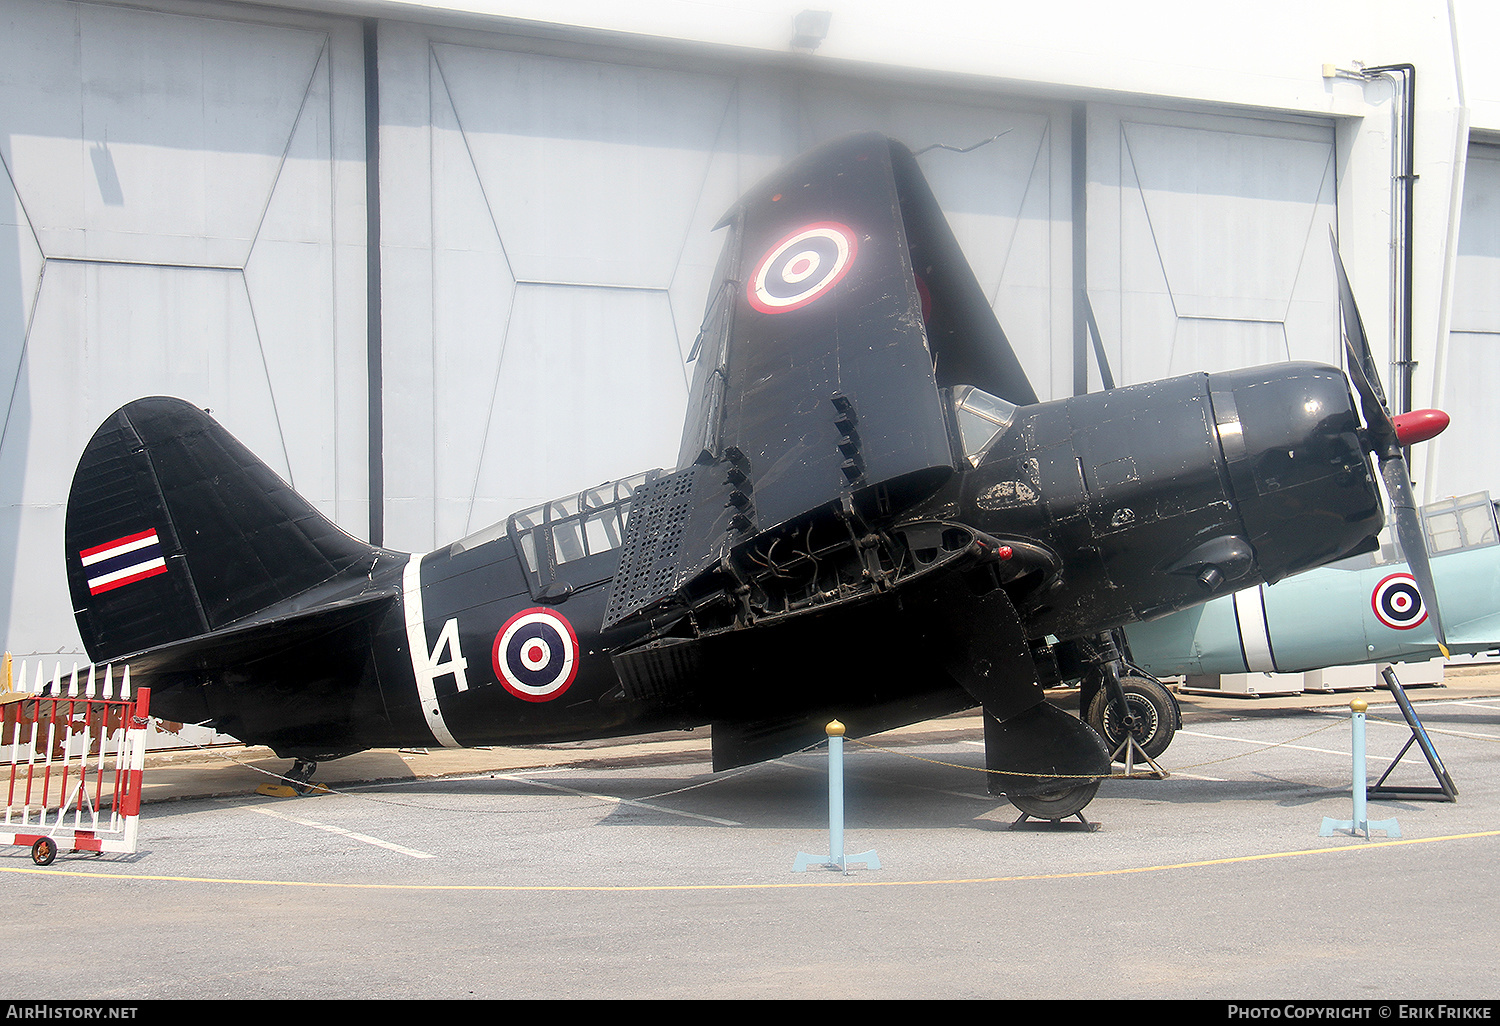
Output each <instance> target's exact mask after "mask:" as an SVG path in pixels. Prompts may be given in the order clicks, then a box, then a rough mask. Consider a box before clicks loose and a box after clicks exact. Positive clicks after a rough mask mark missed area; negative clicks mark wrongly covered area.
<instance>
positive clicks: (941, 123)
mask: <svg viewBox="0 0 1500 1026" xmlns="http://www.w3.org/2000/svg"><path fill="white" fill-rule="evenodd" d="M965 100H966V101H967V102H960V101H957V100H955V98H954V97H953V96H951V95H943V94H940V93H939V94H926V95H924V94H923V93H921V92H920V91H919V90H917V89H914V88H911V87H907V88H904V89H902V90H899V91H895V90H891V91H886V90H881V89H877V88H870V89H866V90H859V91H856V90H854V89H851V88H849V87H848V86H847V85H845V86H843V87H842V88H836V87H834V86H832V85H829V86H825V87H823V88H811V87H809V88H803V89H800V90H798V91H797V106H798V113H799V117H800V124H801V128H802V130H801V145H800V146H799V147H798V148H799V149H804V148H807V147H809V146H812V145H814V144H816V143H818V142H821V141H823V140H826V139H832V138H836V137H837V136H839V135H842V134H844V133H846V132H854V131H861V130H868V129H870V128H877V129H879V130H880V131H883V132H885V133H887V134H888V135H890V136H891V137H892V138H895V139H899V140H900V141H901V142H903V143H905V144H906V145H907V146H908V147H909V148H910V149H911V150H912V151H913V152H914V153H916V154H917V163H918V164H919V165H921V168H922V172H923V174H925V175H926V176H927V179H928V181H929V182H930V183H931V185H932V190H933V194H934V195H935V196H936V197H937V200H938V203H939V204H941V206H942V208H943V212H944V214H945V215H946V216H947V218H948V223H949V224H950V225H951V226H952V228H953V233H954V235H955V236H956V237H957V238H958V243H959V245H960V246H962V247H963V251H964V255H965V256H966V257H967V258H968V260H969V263H970V265H971V266H972V267H973V268H974V274H975V276H976V277H977V278H978V279H979V284H980V286H981V287H982V288H983V289H984V291H985V295H986V296H987V297H988V298H989V301H990V306H991V308H992V309H994V311H995V314H996V316H997V317H999V319H1000V324H1001V326H1002V327H1003V328H1004V329H1005V333H1006V336H1007V337H1008V338H1009V339H1010V343H1011V345H1012V346H1014V347H1015V350H1016V355H1017V356H1018V357H1019V358H1020V360H1021V364H1022V366H1023V367H1024V368H1025V369H1026V374H1027V377H1028V378H1030V379H1031V384H1032V387H1034V388H1035V389H1036V391H1037V395H1038V396H1039V397H1040V398H1042V399H1044V400H1045V399H1055V398H1061V397H1062V396H1066V395H1070V394H1071V393H1072V384H1073V377H1072V376H1073V361H1072V317H1073V313H1072V310H1073V307H1072V304H1073V298H1072V292H1073V290H1072V211H1071V198H1070V189H1071V179H1070V175H1071V171H1070V169H1071V167H1072V163H1071V156H1070V152H1069V151H1070V146H1071V143H1070V141H1069V121H1070V117H1071V115H1070V112H1069V109H1068V108H1067V107H1066V106H1064V105H1061V104H1056V103H1053V104H1044V103H1027V102H1024V101H1019V100H1015V99H1007V100H1006V101H1004V105H1003V106H1002V105H1001V104H1000V103H999V102H997V103H992V104H980V103H976V102H974V101H973V99H972V98H965Z"/></svg>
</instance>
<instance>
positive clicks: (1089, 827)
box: [1010, 811, 1099, 833]
mask: <svg viewBox="0 0 1500 1026" xmlns="http://www.w3.org/2000/svg"><path fill="white" fill-rule="evenodd" d="M1075 819H1076V820H1078V823H1077V825H1076V826H1075V825H1074V823H1073V820H1075ZM1027 823H1035V824H1037V825H1038V826H1044V827H1052V828H1054V829H1062V828H1064V827H1066V828H1067V829H1069V830H1075V829H1077V828H1078V827H1082V828H1083V829H1084V830H1085V831H1087V832H1088V833H1093V832H1094V831H1096V830H1098V829H1099V824H1098V823H1090V822H1089V821H1088V820H1087V819H1085V818H1084V815H1083V812H1082V811H1079V812H1075V813H1073V815H1071V816H1064V817H1063V818H1062V819H1047V818H1046V817H1045V816H1033V815H1032V814H1031V813H1029V812H1023V813H1021V814H1020V815H1019V816H1017V817H1016V818H1015V820H1014V821H1013V822H1012V823H1011V824H1010V828H1011V829H1012V830H1014V829H1016V828H1017V827H1022V826H1025V825H1026V824H1027Z"/></svg>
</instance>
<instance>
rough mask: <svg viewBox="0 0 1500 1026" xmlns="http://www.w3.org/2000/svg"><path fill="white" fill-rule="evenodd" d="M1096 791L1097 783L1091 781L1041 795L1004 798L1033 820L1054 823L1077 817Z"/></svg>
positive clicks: (1015, 795) (1012, 795)
mask: <svg viewBox="0 0 1500 1026" xmlns="http://www.w3.org/2000/svg"><path fill="white" fill-rule="evenodd" d="M1098 790H1099V781H1097V780H1091V781H1089V782H1088V783H1087V784H1079V785H1078V786H1077V787H1068V788H1061V789H1059V790H1056V791H1043V792H1042V793H1041V794H1008V795H1006V796H1005V797H1006V798H1007V799H1009V801H1010V803H1011V804H1012V805H1014V806H1015V807H1016V808H1018V809H1020V810H1021V811H1022V812H1024V813H1026V815H1028V816H1030V817H1031V818H1033V819H1050V820H1054V821H1055V820H1059V819H1067V818H1068V817H1069V816H1076V815H1078V813H1080V812H1082V811H1083V807H1084V806H1085V805H1087V804H1088V803H1089V802H1091V801H1093V800H1094V794H1095V792H1097V791H1098Z"/></svg>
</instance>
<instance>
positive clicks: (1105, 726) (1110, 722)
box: [1088, 677, 1177, 762]
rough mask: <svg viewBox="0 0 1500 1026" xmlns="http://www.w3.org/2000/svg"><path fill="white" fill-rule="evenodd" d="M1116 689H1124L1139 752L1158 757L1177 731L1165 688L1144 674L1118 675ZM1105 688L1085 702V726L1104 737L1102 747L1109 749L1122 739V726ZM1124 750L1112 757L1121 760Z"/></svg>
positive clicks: (1113, 749) (1112, 750)
mask: <svg viewBox="0 0 1500 1026" xmlns="http://www.w3.org/2000/svg"><path fill="white" fill-rule="evenodd" d="M1120 690H1122V691H1124V692H1125V704H1126V705H1128V706H1129V707H1130V714H1131V715H1132V716H1134V717H1135V719H1136V721H1137V722H1136V726H1135V740H1136V742H1137V743H1138V744H1139V745H1140V746H1141V751H1143V752H1145V753H1146V754H1147V755H1149V756H1150V757H1151V758H1153V759H1155V758H1158V757H1159V756H1160V755H1161V754H1162V753H1163V752H1165V751H1166V750H1167V746H1168V745H1170V744H1171V743H1172V738H1173V737H1174V736H1175V735H1176V734H1177V707H1176V705H1175V704H1174V703H1173V701H1172V696H1171V694H1170V693H1168V691H1167V689H1166V688H1164V687H1162V686H1161V685H1160V684H1158V683H1157V682H1156V681H1154V680H1149V679H1147V678H1145V677H1121V678H1120ZM1109 706H1110V702H1109V693H1108V688H1104V687H1101V688H1100V689H1099V693H1098V694H1096V695H1095V696H1094V700H1093V701H1092V702H1090V703H1089V715H1088V720H1089V726H1091V727H1093V728H1094V730H1095V732H1096V733H1098V735H1099V736H1100V737H1102V738H1104V747H1106V748H1108V749H1109V750H1110V752H1114V751H1115V749H1117V748H1119V747H1120V745H1121V744H1122V743H1123V742H1124V740H1125V728H1124V725H1123V724H1121V723H1120V715H1119V711H1118V706H1114V707H1109ZM1124 757H1125V753H1124V752H1121V753H1120V754H1119V755H1117V756H1115V761H1116V762H1123V761H1124Z"/></svg>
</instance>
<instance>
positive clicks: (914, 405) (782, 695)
mask: <svg viewBox="0 0 1500 1026" xmlns="http://www.w3.org/2000/svg"><path fill="white" fill-rule="evenodd" d="M721 227H726V228H727V229H728V239H727V241H726V244H725V247H724V252H723V256H722V258H721V260H720V266H719V268H718V271H717V274H716V278H715V282H716V284H715V286H714V288H713V290H712V295H711V297H710V300H709V304H708V310H707V315H706V318H705V321H704V325H703V329H702V332H701V334H700V336H699V339H698V355H697V366H696V369H695V378H694V382H693V386H692V392H691V396H690V400H689V409H688V414H687V420H686V425H685V428H684V432H683V441H682V449H681V452H680V455H679V459H678V464H677V467H676V469H675V470H672V471H665V472H663V471H655V472H651V473H648V474H645V475H640V476H638V477H636V478H631V479H625V480H622V481H619V482H614V483H611V484H606V485H603V486H600V487H598V488H594V489H589V490H587V491H584V492H582V493H580V494H578V495H575V496H570V497H568V498H566V499H563V500H560V501H557V502H552V503H548V504H546V505H543V506H540V507H537V508H535V509H531V510H527V511H524V512H521V513H517V514H515V515H514V516H512V517H510V518H509V519H508V520H507V521H506V522H505V523H502V524H499V525H496V526H495V527H494V528H491V529H490V530H489V531H487V532H483V533H481V534H479V535H476V536H474V537H472V538H468V539H465V540H462V541H459V542H456V543H454V544H453V545H450V546H447V547H444V548H440V549H437V550H435V551H433V552H430V553H427V554H425V555H410V556H408V555H406V554H404V553H399V552H393V551H389V550H386V549H383V548H377V547H372V546H369V545H366V544H364V543H362V542H360V541H357V540H355V539H353V538H351V537H349V536H348V535H346V534H345V533H344V532H342V531H341V530H339V529H338V528H336V527H335V526H334V525H333V524H331V523H329V522H328V521H327V520H326V519H324V518H323V517H322V516H321V515H320V514H318V513H317V512H316V511H315V510H314V509H313V508H312V506H311V505H310V504H309V503H307V502H306V501H305V500H303V499H302V498H301V497H300V496H298V495H297V494H296V493H295V492H294V491H292V489H291V488H290V487H288V486H287V485H286V484H285V483H284V482H282V481H281V480H280V479H279V478H278V477H277V476H276V475H275V474H274V473H273V472H272V471H271V470H270V469H269V468H267V467H266V466H265V465H264V464H262V463H261V462H260V461H259V460H257V459H256V458H255V457H254V456H253V455H252V454H251V453H250V452H249V451H248V450H246V449H245V448H244V447H243V446H242V445H240V444H239V443H238V442H237V441H236V440H235V439H234V438H233V437H231V436H230V435H229V434H228V433H227V432H226V431H225V430H224V429H223V428H221V427H220V426H219V425H218V424H217V423H216V422H215V421H213V420H212V419H211V418H210V417H209V416H207V415H206V414H205V413H203V412H202V411H200V410H198V409H197V408H195V407H194V406H192V405H190V404H188V403H186V402H183V401H180V400H176V399H166V398H151V399H141V400H138V401H136V402H133V403H130V404H129V405H127V406H125V407H123V408H122V409H120V410H119V411H117V412H116V413H115V414H114V415H113V416H111V417H110V418H109V419H108V420H107V421H106V422H105V423H104V425H103V426H102V427H100V429H99V431H98V432H97V433H96V434H95V436H94V438H93V440H92V441H91V442H90V443H89V445H88V447H87V449H86V450H85V452H84V454H83V457H82V460H81V461H80V464H79V467H78V470H77V473H76V476H75V478H74V481H73V488H72V494H71V496H70V498H69V504H68V511H67V551H66V556H67V564H68V575H69V583H70V585H71V590H72V596H73V602H74V607H75V610H76V614H77V621H78V627H79V630H80V632H81V634H82V637H83V640H84V643H85V645H86V646H87V649H88V652H89V655H90V657H91V658H93V659H95V660H96V661H101V662H102V661H104V660H113V661H116V662H119V661H125V660H128V662H129V663H130V666H131V668H132V674H133V675H136V676H137V677H138V678H144V681H145V682H146V683H149V684H150V685H151V686H152V688H153V693H152V711H153V712H154V713H157V714H158V715H161V716H163V717H165V718H168V719H174V720H182V721H187V722H195V723H197V722H203V723H210V724H212V725H214V726H215V727H216V728H217V729H218V730H220V731H224V732H227V733H229V734H232V735H234V736H235V737H238V738H240V739H242V740H244V741H245V742H248V743H251V744H259V745H268V746H270V747H271V748H272V749H273V750H274V751H275V752H277V753H278V754H279V755H280V756H282V757H284V758H291V759H296V760H298V764H297V766H296V767H294V769H293V776H294V777H295V778H297V779H299V780H306V779H307V777H309V776H310V775H311V773H312V770H313V767H314V766H315V764H316V761H317V760H321V759H328V758H335V757H338V756H341V755H347V754H350V753H352V752H356V751H360V750H362V749H366V748H386V747H398V746H432V745H444V746H478V745H493V744H516V743H543V742H556V741H563V740H575V739H584V738H597V737H607V736H618V735H625V734H632V733H643V732H648V731H657V730H663V729H672V728H687V727H694V726H699V725H703V724H709V725H711V727H712V740H713V755H714V766H715V768H716V769H723V768H727V767H731V766H738V765H743V764H747V763H751V762H755V761H759V760H765V759H770V758H774V757H777V756H780V755H783V754H785V753H788V752H792V751H796V750H798V749H801V748H803V747H805V746H807V745H809V744H811V743H813V742H815V741H817V740H819V739H820V738H822V737H823V726H824V724H825V723H826V722H827V721H828V720H829V719H831V718H833V717H835V716H836V717H837V718H838V719H840V720H842V721H843V722H844V723H845V724H846V725H847V728H848V731H849V733H850V735H851V736H860V735H865V734H870V733H874V732H877V731H881V730H886V729H889V728H892V727H895V726H898V725H902V724H906V723H911V722H916V721H919V720H922V719H925V718H929V717H933V716H938V715H943V714H947V713H950V712H955V711H959V710H962V709H968V708H973V707H975V706H982V707H983V708H984V711H985V713H986V715H985V717H984V723H985V739H986V766H987V769H988V770H989V771H990V772H989V774H988V776H989V780H990V784H991V790H992V791H993V792H995V793H1004V794H1006V795H1008V796H1010V798H1011V800H1012V802H1013V803H1015V804H1016V805H1017V806H1018V807H1020V808H1021V809H1022V810H1023V811H1027V812H1031V813H1032V814H1035V815H1041V816H1046V817H1048V818H1061V817H1062V816H1067V815H1072V814H1073V813H1074V812H1076V811H1078V810H1079V809H1081V808H1082V807H1083V806H1084V805H1085V804H1087V802H1088V801H1089V800H1090V799H1091V798H1092V796H1093V794H1094V791H1095V789H1096V788H1097V786H1098V781H1099V779H1100V778H1102V777H1104V776H1107V775H1108V773H1109V771H1110V765H1109V754H1108V753H1107V752H1106V751H1105V749H1104V747H1103V744H1102V742H1101V741H1100V738H1099V736H1098V735H1097V734H1096V733H1094V731H1092V730H1091V729H1090V728H1089V727H1088V726H1087V725H1085V724H1084V723H1082V722H1080V721H1079V720H1078V719H1076V718H1074V717H1072V716H1069V715H1068V714H1067V713H1065V712H1062V711H1060V710H1057V709H1055V708H1053V707H1052V706H1050V705H1048V704H1047V703H1046V702H1045V701H1043V684H1042V682H1043V681H1044V680H1045V679H1047V678H1048V677H1049V676H1050V675H1052V671H1051V670H1049V667H1050V666H1051V665H1053V664H1055V663H1056V662H1057V660H1058V659H1059V658H1063V659H1066V658H1068V657H1069V653H1074V654H1075V655H1076V651H1075V649H1079V650H1092V648H1091V646H1094V647H1097V645H1096V643H1098V642H1099V640H1100V639H1101V638H1107V637H1108V635H1109V632H1110V631H1111V630H1112V629H1113V628H1117V627H1119V626H1120V625H1121V624H1124V623H1127V622H1130V621H1134V620H1138V619H1141V618H1145V617H1151V616H1155V615H1158V614H1163V613H1166V612H1168V611H1171V610H1175V609H1180V608H1183V607H1186V606H1189V605H1193V604H1196V603H1199V602H1203V601H1205V600H1207V599H1209V598H1212V597H1214V596H1216V595H1221V594H1226V593H1228V592H1229V591H1232V590H1235V589H1238V588H1243V587H1247V586H1250V585H1252V584H1254V583H1258V582H1261V581H1275V580H1277V579H1279V578H1282V577H1284V576H1286V575H1287V574H1291V573H1295V572H1297V571H1299V570H1304V569H1307V568H1309V567H1313V566H1317V565H1319V564H1322V563H1326V562H1329V561H1331V560H1335V559H1339V558H1341V557H1344V556H1348V555H1350V554H1352V553H1357V552H1361V551H1367V550H1370V549H1373V548H1374V547H1375V544H1376V535H1377V533H1378V532H1379V530H1380V529H1381V526H1382V521H1383V517H1382V511H1381V502H1380V496H1379V493H1378V491H1377V489H1376V486H1375V482H1374V476H1373V471H1372V467H1371V464H1370V461H1369V457H1368V454H1367V450H1368V449H1369V448H1371V444H1370V442H1369V439H1368V437H1367V434H1366V432H1365V430H1364V429H1363V428H1362V427H1361V424H1360V422H1359V419H1358V416H1357V414H1356V411H1355V407H1354V404H1353V400H1352V398H1351V393H1350V389H1349V384H1348V382H1347V380H1346V379H1345V377H1344V375H1343V373H1342V372H1341V371H1339V370H1338V369H1337V368H1333V367H1326V366H1320V365H1313V364H1289V365H1281V366H1276V367H1268V368H1258V369H1253V370H1238V371H1231V372H1227V373H1220V374H1191V375H1187V376H1184V377H1178V378H1171V379H1168V380H1162V381H1155V382H1150V383H1147V384H1140V385H1133V386H1129V387H1123V388H1118V389H1115V390H1113V391H1110V392H1104V393H1096V394H1092V395H1085V396H1077V397H1073V398H1069V399H1062V400H1057V401H1053V402H1038V401H1037V396H1036V393H1035V392H1034V391H1033V390H1032V387H1031V385H1030V384H1029V382H1028V381H1027V379H1026V375H1025V374H1024V372H1023V371H1022V369H1021V366H1020V364H1019V362H1018V361H1017V359H1016V357H1015V354H1014V353H1013V351H1012V349H1011V347H1010V344H1009V343H1008V342H1007V340H1006V338H1005V335H1004V334H1003V333H1002V331H1001V329H1000V326H999V324H998V323H997V321H996V319H995V317H994V315H993V313H992V312H991V310H990V308H989V305H988V303H987V302H986V299H985V296H984V295H983V292H982V290H981V288H980V286H979V285H978V283H977V281H976V280H975V278H974V275H973V273H972V272H971V271H970V269H969V267H968V265H967V263H966V262H965V260H964V258H963V255H962V253H961V252H960V250H959V248H958V245H957V243H956V241H955V239H954V237H953V234H952V232H951V231H950V229H949V227H948V225H947V222H946V221H945V219H944V217H943V215H942V213H941V211H940V210H939V208H938V205H937V202H936V200H935V199H934V197H933V195H932V192H931V190H930V188H929V187H928V185H927V182H926V180H925V179H924V178H923V176H922V173H921V171H920V170H919V169H918V166H917V163H916V161H915V159H914V158H913V156H912V154H911V153H910V151H908V150H907V149H906V148H905V147H903V146H901V145H900V144H898V143H894V142H892V141H890V140H888V139H886V138H884V137H882V136H879V135H873V134H865V135H858V136H853V137H849V138H845V139H842V140H839V141H836V142H834V143H831V144H828V145H825V146H823V147H821V148H819V149H816V150H814V151H812V152H810V153H808V154H806V155H804V156H803V157H801V158H799V159H798V160H796V161H794V162H793V163H792V164H790V165H788V166H787V167H785V168H783V169H782V170H780V171H778V172H776V173H775V174H773V175H772V176H770V177H769V178H767V179H766V180H765V181H763V182H761V183H760V184H759V185H757V186H756V187H755V188H753V189H752V190H751V191H750V192H749V193H747V194H746V195H745V196H744V197H743V198H742V199H741V200H740V201H739V203H738V204H737V205H736V206H735V207H734V208H733V209H732V210H731V211H730V212H729V214H728V215H727V216H726V217H725V219H724V221H723V222H722V224H721Z"/></svg>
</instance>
